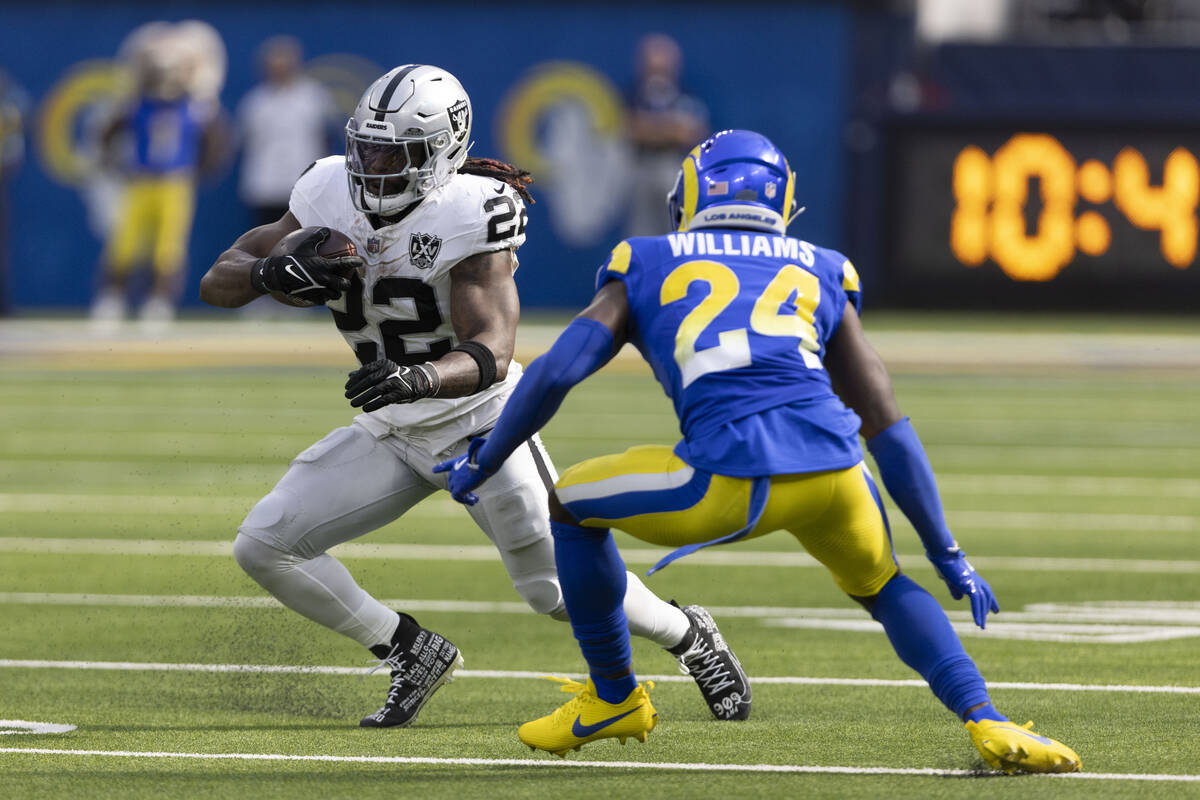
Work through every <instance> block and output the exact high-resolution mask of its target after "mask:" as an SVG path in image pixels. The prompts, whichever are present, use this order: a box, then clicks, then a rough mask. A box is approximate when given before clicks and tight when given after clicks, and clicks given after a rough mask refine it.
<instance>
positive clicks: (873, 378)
mask: <svg viewBox="0 0 1200 800" xmlns="http://www.w3.org/2000/svg"><path fill="white" fill-rule="evenodd" d="M825 368H826V369H827V370H828V372H829V377H830V379H831V380H832V381H833V385H834V388H835V389H836V391H837V393H838V395H839V396H840V397H841V398H842V400H843V401H844V402H845V403H846V405H847V406H849V407H850V408H851V409H853V410H854V412H855V413H857V414H858V416H859V417H860V418H861V419H862V433H863V436H864V437H865V438H866V440H867V448H868V449H869V450H870V451H871V455H873V456H874V457H875V463H876V465H877V466H878V467H879V477H880V478H881V479H882V481H883V485H884V486H885V487H886V488H887V491H888V494H890V495H891V496H892V499H893V500H895V501H896V505H898V506H899V507H900V510H901V511H903V512H904V516H906V517H908V520H909V522H911V523H912V525H913V527H914V528H915V529H916V531H917V534H918V535H919V536H920V537H921V542H922V543H923V544H924V545H925V554H926V555H927V556H928V557H929V560H930V561H932V562H933V565H934V566H935V567H937V570H938V572H939V573H941V576H942V578H943V580H945V581H946V585H947V586H948V587H949V589H950V594H951V596H953V597H954V599H955V600H958V599H959V598H961V597H962V596H963V595H964V594H966V595H968V596H970V598H971V611H972V613H973V615H974V617H975V622H976V623H977V624H978V625H979V627H981V628H982V627H984V625H985V623H986V620H987V613H988V611H993V612H996V611H999V610H1000V607H999V606H998V605H997V604H996V598H995V596H994V595H993V594H992V589H991V587H990V586H988V584H987V582H986V581H985V580H984V579H983V578H981V577H980V576H979V575H978V574H977V573H976V572H975V569H974V568H973V567H972V566H971V565H970V563H969V562H968V561H967V559H966V556H965V555H964V554H963V552H962V549H961V548H959V546H958V543H957V542H955V541H954V535H953V534H951V533H950V528H949V527H948V526H947V525H946V515H945V512H944V511H943V509H942V500H941V497H939V495H938V490H937V481H936V480H935V479H934V477H933V468H932V467H931V466H930V464H929V457H928V456H927V455H926V454H925V447H924V446H923V445H922V444H921V440H920V439H919V438H918V437H917V432H916V431H915V430H913V427H912V424H911V423H910V422H909V420H908V417H904V416H901V414H900V409H899V407H898V406H897V405H896V398H895V395H894V393H893V392H892V381H891V378H890V377H889V376H888V372H887V368H886V367H885V366H884V365H883V359H881V358H880V357H879V354H878V353H876V352H875V349H874V348H873V347H871V345H870V343H869V342H868V341H867V337H866V335H865V334H864V333H863V329H862V323H861V321H860V320H859V318H858V313H857V312H856V311H855V310H854V306H853V305H852V304H850V303H847V304H846V310H845V312H844V314H843V315H842V322H841V325H840V326H839V327H838V330H837V333H835V334H834V336H833V339H831V340H830V342H829V345H828V347H827V348H826V354H825Z"/></svg>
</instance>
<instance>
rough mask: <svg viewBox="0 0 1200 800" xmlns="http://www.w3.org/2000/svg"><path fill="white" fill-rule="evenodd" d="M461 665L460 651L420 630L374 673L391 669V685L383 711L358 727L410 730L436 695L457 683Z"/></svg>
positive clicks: (393, 652) (395, 645)
mask: <svg viewBox="0 0 1200 800" xmlns="http://www.w3.org/2000/svg"><path fill="white" fill-rule="evenodd" d="M410 619H411V618H410ZM462 665H463V658H462V654H461V653H459V652H458V648H457V647H455V646H454V645H453V644H451V643H450V641H449V640H447V639H445V638H443V637H442V636H439V635H438V634H436V633H434V632H433V631H430V630H426V629H425V628H420V629H419V632H418V633H417V635H416V638H415V639H413V640H411V642H410V643H409V644H408V645H407V646H405V645H404V644H394V645H393V646H392V647H391V649H390V650H389V651H388V653H387V655H386V656H384V657H383V658H381V659H380V661H379V664H377V665H376V666H375V668H374V669H372V670H371V671H372V672H374V671H375V670H377V669H380V668H382V667H390V668H391V670H392V684H391V686H390V687H388V695H387V700H386V701H384V704H383V707H382V708H380V709H379V710H378V711H376V712H375V713H374V714H371V715H370V716H366V717H363V718H362V720H361V721H359V723H358V724H359V725H360V726H362V727H364V728H397V727H399V728H407V727H408V726H409V725H412V724H413V722H414V721H415V720H416V719H417V714H419V713H420V712H421V708H422V707H423V706H424V705H425V704H426V703H428V702H429V698H431V697H433V693H434V692H436V691H437V690H438V689H440V688H442V686H443V685H445V684H447V683H450V682H451V681H453V680H454V671H455V670H456V669H459V668H460V667H462Z"/></svg>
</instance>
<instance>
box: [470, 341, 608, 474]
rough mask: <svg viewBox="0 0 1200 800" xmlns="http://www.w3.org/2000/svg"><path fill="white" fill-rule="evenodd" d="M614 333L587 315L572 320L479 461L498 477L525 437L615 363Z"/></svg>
mask: <svg viewBox="0 0 1200 800" xmlns="http://www.w3.org/2000/svg"><path fill="white" fill-rule="evenodd" d="M613 355H614V353H613V335H612V331H610V330H609V329H608V328H606V327H605V326H604V325H603V324H601V323H599V322H597V321H596V320H594V319H588V318H586V317H581V318H577V319H574V320H572V321H571V324H570V325H568V326H567V327H566V330H564V331H563V332H562V333H561V334H559V336H558V339H556V340H555V342H554V344H553V345H552V346H551V348H550V349H549V350H548V351H547V352H546V353H544V354H542V355H541V356H540V357H538V358H536V359H534V361H533V363H532V364H530V365H529V368H528V369H526V370H525V373H524V374H523V375H521V380H519V381H517V388H516V389H514V390H513V393H512V395H510V396H509V398H508V401H507V402H506V403H505V404H504V412H503V413H502V414H501V415H500V419H499V420H498V421H497V422H496V427H495V428H494V429H493V430H492V432H491V433H490V434H488V437H487V443H486V444H485V445H484V446H483V447H482V448H480V450H479V454H478V456H477V458H476V463H478V464H479V466H480V468H481V469H483V471H484V472H487V473H489V474H490V473H494V472H496V471H497V470H498V469H500V466H501V465H502V464H503V463H504V462H505V460H506V459H507V458H508V457H509V456H510V455H512V452H513V451H514V450H516V449H517V448H518V447H519V446H520V445H521V444H522V443H523V442H524V441H525V440H526V439H528V438H529V437H530V436H533V434H535V433H537V431H538V430H540V429H541V427H542V426H543V425H545V424H546V423H547V422H549V421H550V418H551V417H553V416H554V412H556V411H558V407H559V406H560V405H562V401H563V398H565V397H566V396H567V392H569V391H570V390H571V387H573V386H574V385H575V384H577V383H579V382H580V381H582V380H583V379H584V378H586V377H587V376H588V375H591V374H592V373H593V372H595V371H596V370H598V369H600V368H601V367H602V366H604V365H605V364H607V363H608V362H609V360H611V359H612V357H613Z"/></svg>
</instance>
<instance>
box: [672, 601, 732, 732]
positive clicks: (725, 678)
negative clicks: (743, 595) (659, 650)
mask: <svg viewBox="0 0 1200 800" xmlns="http://www.w3.org/2000/svg"><path fill="white" fill-rule="evenodd" d="M672 605H676V604H675V603H674V601H672ZM682 610H683V613H684V614H687V615H688V618H689V619H690V620H691V621H692V629H691V633H690V635H688V636H685V637H684V641H683V642H681V643H680V644H679V645H678V646H676V647H673V648H670V649H669V650H668V651H667V652H669V653H671V654H672V655H674V656H675V657H676V658H678V659H679V671H680V672H682V673H683V674H684V675H691V676H692V679H693V680H695V681H696V685H697V686H699V687H700V694H702V695H704V701H705V702H706V703H708V707H709V709H711V710H712V713H713V716H714V717H716V718H717V719H719V720H741V719H746V718H747V717H749V716H750V679H749V678H747V677H746V672H745V670H743V669H742V664H741V662H740V661H738V659H737V656H735V655H734V654H733V651H732V650H730V649H729V645H728V644H726V643H725V637H723V636H722V635H721V632H720V631H719V630H717V623H715V622H713V618H712V615H711V614H709V613H708V611H707V610H705V608H704V607H703V606H685V607H684V608H683V609H682ZM689 639H690V641H689Z"/></svg>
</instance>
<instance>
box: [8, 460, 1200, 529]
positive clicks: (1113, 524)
mask: <svg viewBox="0 0 1200 800" xmlns="http://www.w3.org/2000/svg"><path fill="white" fill-rule="evenodd" d="M692 472H693V470H692V468H691V467H686V468H684V469H681V470H677V471H675V472H672V473H669V474H666V475H659V474H654V475H619V476H617V477H615V478H605V479H604V480H601V481H595V482H593V483H581V484H578V485H576V486H569V487H566V488H565V489H562V490H560V494H563V495H564V496H569V497H570V499H572V500H580V499H591V498H594V497H602V496H606V495H609V494H613V493H617V492H625V491H635V490H642V489H645V488H646V487H647V486H649V487H651V488H654V487H655V486H656V485H657V486H658V488H661V489H673V488H677V487H679V486H682V485H684V484H685V483H687V482H688V480H691V476H692ZM257 500H258V498H256V497H246V496H228V495H220V496H204V495H166V496H164V495H136V494H128V495H127V494H58V493H37V492H33V493H31V492H3V493H0V513H40V514H46V513H49V514H64V513H93V514H189V515H192V514H195V515H198V514H214V515H222V516H223V515H243V514H245V513H247V512H248V511H249V510H250V509H251V508H253V506H254V504H255V502H257ZM417 513H423V514H431V515H434V516H455V515H458V514H461V513H463V509H462V508H461V507H459V506H458V504H457V503H454V502H453V501H451V500H449V499H445V498H443V499H441V500H439V501H434V502H431V503H426V504H423V505H422V506H421V507H420V509H419V510H418V511H417ZM947 516H948V518H949V520H950V523H951V525H955V526H958V527H967V528H996V529H1002V530H1016V531H1026V530H1030V529H1035V528H1047V529H1051V530H1069V531H1161V532H1169V533H1194V532H1198V531H1200V516H1190V515H1185V514H1126V513H1108V512H1102V511H1095V512H1086V511H1084V512H1065V511H981V510H964V511H950V512H948V514H947ZM890 521H891V523H892V525H893V526H895V527H901V526H902V527H906V528H907V527H911V526H910V525H909V524H908V521H907V520H906V519H904V517H903V515H901V514H898V513H897V512H895V511H892V512H891V514H890Z"/></svg>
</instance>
